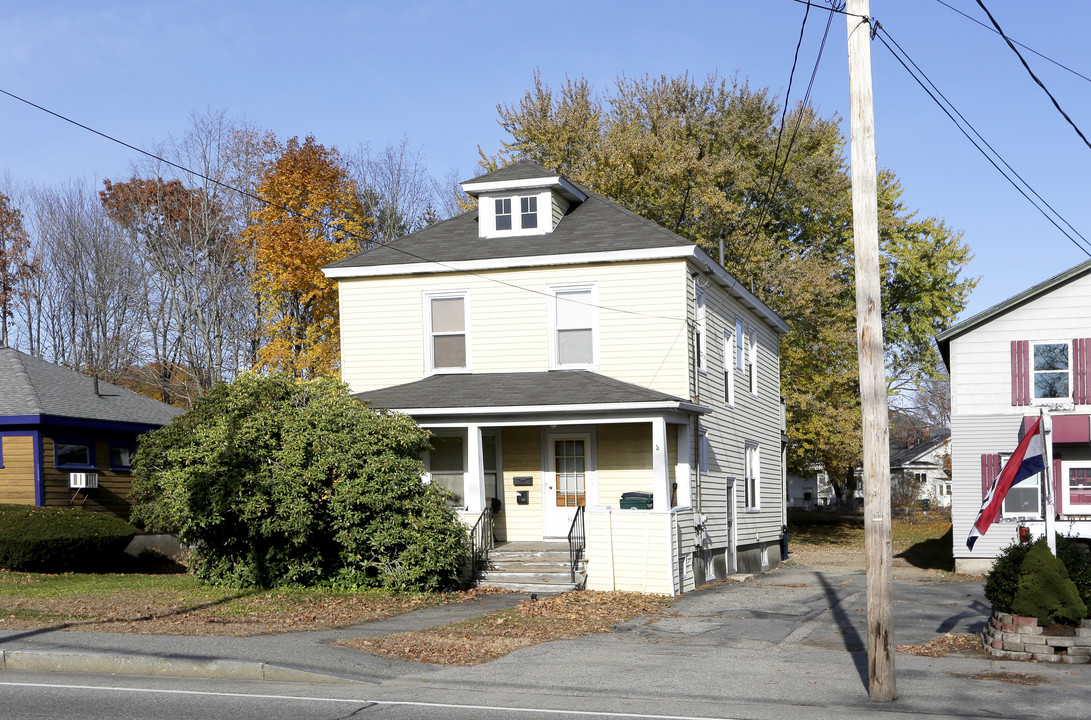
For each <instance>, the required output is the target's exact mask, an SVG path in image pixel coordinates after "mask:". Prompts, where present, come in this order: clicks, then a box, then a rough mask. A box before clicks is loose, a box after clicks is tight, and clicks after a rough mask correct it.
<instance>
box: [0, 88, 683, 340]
mask: <svg viewBox="0 0 1091 720" xmlns="http://www.w3.org/2000/svg"><path fill="white" fill-rule="evenodd" d="M0 93H2V94H4V95H7V96H8V97H10V98H12V99H14V100H18V101H19V102H21V103H25V104H26V105H29V106H30V107H32V108H35V109H36V110H40V111H42V112H44V113H47V114H49V115H52V116H53V117H55V118H58V119H59V120H63V121H64V122H67V123H70V124H72V125H75V126H76V127H78V128H81V129H83V130H86V131H87V132H90V133H93V134H95V135H98V136H99V137H101V138H104V139H106V140H109V141H110V142H113V143H117V144H118V145H121V146H122V147H126V148H128V149H130V150H133V151H135V152H138V153H140V154H141V155H146V156H147V157H149V158H152V159H154V160H158V161H159V162H162V163H164V164H166V165H169V166H170V167H173V168H175V169H176V170H180V171H182V172H185V173H188V174H190V175H192V176H193V177H197V178H201V179H202V180H207V181H208V182H210V183H214V184H215V185H217V186H219V187H222V188H224V189H225V190H229V191H232V192H236V193H239V194H240V195H242V196H244V197H248V198H250V199H252V200H255V201H257V202H260V203H264V204H265V205H269V206H271V207H275V208H277V209H279V210H284V211H285V212H291V208H289V207H287V206H285V205H281V204H279V203H274V202H272V201H270V200H268V199H266V198H263V197H261V196H260V195H256V194H254V193H252V192H250V191H248V190H245V189H243V188H239V187H235V186H234V185H231V184H229V183H225V182H222V181H220V180H216V179H215V178H211V177H209V176H207V175H204V174H203V173H200V172H197V171H196V170H191V169H190V168H188V167H186V166H184V165H180V164H179V163H176V162H172V161H170V160H167V159H166V158H164V157H161V156H159V155H156V154H155V153H152V152H148V151H147V150H143V149H141V148H139V147H136V146H135V145H131V144H130V143H127V142H125V141H124V140H120V139H118V138H116V137H113V136H112V135H108V134H106V133H104V132H102V131H100V130H96V129H95V128H92V127H89V126H87V125H84V124H83V123H81V122H78V121H76V120H73V119H72V118H70V117H67V116H65V115H62V114H60V113H58V112H54V111H53V110H50V109H48V108H45V107H42V106H41V105H38V104H36V103H34V102H31V101H30V100H27V99H25V98H22V97H19V96H18V95H15V94H14V93H10V92H8V91H7V90H4V89H3V88H0ZM314 220H315V222H317V223H318V224H319V225H321V226H322V227H324V228H325V229H327V230H332V229H334V228H333V227H332V226H331V225H330V224H329V223H328V222H327V221H325V220H323V219H322V218H314ZM348 237H351V238H352V239H354V240H357V241H360V242H367V241H368V240H369V239H370V238H364V237H361V236H359V235H356V234H354V233H348ZM382 247H386V248H389V249H390V250H394V251H396V252H399V253H402V254H403V255H405V256H407V257H411V258H413V259H414V260H420V261H421V262H427V263H433V264H435V265H438V266H440V267H442V268H444V269H446V270H448V271H450V272H454V273H459V274H462V275H468V276H470V277H476V278H478V279H482V280H486V281H488V282H493V283H496V284H498V285H503V286H506V287H510V288H514V289H517V290H522V291H524V292H529V293H534V294H537V295H541V296H543V297H550V294H549V293H548V292H546V291H542V290H535V289H533V288H527V287H523V286H521V285H516V284H514V283H509V282H506V281H504V280H500V279H498V278H495V277H491V276H488V275H484V274H481V273H476V272H473V271H472V270H464V269H460V268H458V267H455V266H454V265H449V264H447V263H444V262H442V261H439V260H433V259H431V258H427V257H424V256H423V255H417V254H416V253H412V252H409V251H408V250H405V249H402V248H399V247H395V246H394V245H383V246H382ZM572 302H577V303H579V304H583V305H588V306H590V307H594V308H597V309H600V310H607V311H609V312H616V313H620V314H623V315H634V316H637V317H646V318H651V319H655V320H667V321H670V322H682V323H685V322H686V320H685V319H684V318H677V317H668V316H665V315H655V314H652V313H642V312H639V311H636V310H625V309H621V308H613V307H609V306H606V305H595V304H593V303H580V302H579V301H572Z"/></svg>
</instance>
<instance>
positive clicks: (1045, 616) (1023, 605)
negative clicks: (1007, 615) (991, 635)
mask: <svg viewBox="0 0 1091 720" xmlns="http://www.w3.org/2000/svg"><path fill="white" fill-rule="evenodd" d="M1019 574H1020V577H1019V584H1018V587H1016V590H1015V597H1014V598H1013V599H1012V603H1011V610H1012V612H1013V613H1015V614H1017V615H1023V616H1026V617H1035V618H1038V623H1039V624H1041V625H1049V624H1050V623H1054V622H1058V623H1064V624H1065V625H1078V624H1079V623H1080V621H1081V620H1083V619H1084V618H1085V617H1086V616H1087V606H1086V605H1084V604H1083V601H1082V600H1080V594H1079V592H1078V591H1077V590H1076V585H1075V583H1073V582H1072V581H1071V580H1069V578H1068V571H1066V570H1065V567H1064V563H1062V562H1061V561H1060V560H1059V559H1058V558H1056V557H1055V556H1054V555H1053V553H1052V552H1050V550H1049V547H1048V546H1047V545H1046V541H1045V540H1039V541H1038V542H1036V543H1034V545H1033V546H1032V547H1031V548H1030V550H1029V551H1028V552H1027V556H1026V557H1025V558H1023V564H1022V565H1021V566H1020V567H1019Z"/></svg>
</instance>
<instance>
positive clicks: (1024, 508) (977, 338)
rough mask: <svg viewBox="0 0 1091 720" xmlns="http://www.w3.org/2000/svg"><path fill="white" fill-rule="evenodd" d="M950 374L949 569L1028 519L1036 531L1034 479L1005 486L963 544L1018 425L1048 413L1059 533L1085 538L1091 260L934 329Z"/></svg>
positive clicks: (996, 547)
mask: <svg viewBox="0 0 1091 720" xmlns="http://www.w3.org/2000/svg"><path fill="white" fill-rule="evenodd" d="M936 339H937V341H938V343H939V350H940V354H941V355H942V357H943V360H944V362H945V363H946V364H947V369H948V370H949V371H950V374H951V507H952V511H951V518H952V522H953V525H954V556H955V568H956V570H959V571H962V572H976V571H980V570H983V569H987V568H988V567H990V566H991V565H992V561H993V559H994V558H995V557H996V555H997V553H999V552H1000V550H1001V549H1002V548H1004V547H1005V546H1007V545H1009V544H1010V543H1011V542H1013V541H1014V540H1015V539H1016V537H1017V528H1018V527H1019V526H1020V525H1027V526H1029V527H1030V528H1031V531H1032V532H1033V533H1034V534H1035V535H1037V536H1041V535H1043V534H1044V518H1043V511H1044V507H1043V502H1042V494H1041V482H1040V480H1041V478H1040V476H1034V477H1033V478H1032V479H1027V480H1024V481H1023V482H1021V483H1019V484H1018V485H1016V486H1015V487H1013V488H1012V490H1011V492H1009V493H1008V495H1007V499H1006V500H1005V502H1004V506H1003V510H1002V513H1001V516H1000V518H999V520H998V522H997V523H995V524H994V525H993V526H992V527H991V528H990V529H989V530H988V532H987V533H985V535H984V536H982V537H981V538H979V539H978V541H977V542H976V544H975V545H974V549H973V551H970V550H969V549H967V547H966V537H967V535H968V534H969V531H970V526H971V525H972V523H973V522H974V519H975V518H976V517H977V514H978V511H979V509H980V507H981V500H982V497H983V494H984V492H985V490H986V489H987V488H988V486H989V484H990V483H991V482H992V480H993V478H994V477H995V476H996V474H997V473H998V472H999V469H1000V466H1001V463H1002V462H1003V461H1004V460H1005V459H1006V458H1007V456H1008V455H1009V454H1010V453H1011V452H1012V451H1013V450H1015V448H1016V446H1017V445H1018V443H1019V440H1020V439H1021V438H1022V437H1023V433H1024V432H1025V431H1026V429H1027V428H1028V427H1029V426H1030V425H1031V424H1032V423H1033V422H1034V421H1035V420H1037V419H1038V418H1039V416H1040V415H1041V413H1042V410H1043V409H1044V408H1048V409H1049V411H1050V414H1051V415H1052V418H1053V432H1052V439H1053V458H1054V464H1053V468H1052V470H1053V478H1054V483H1055V486H1054V495H1055V497H1056V498H1057V504H1056V505H1057V507H1056V510H1057V514H1058V517H1057V531H1058V532H1061V533H1066V534H1073V535H1079V536H1082V537H1085V538H1091V425H1089V420H1091V260H1089V261H1087V262H1085V263H1083V264H1081V265H1077V266H1076V267H1074V268H1072V269H1070V270H1068V271H1066V272H1063V273H1061V274H1060V275H1057V276H1056V277H1053V278H1050V279H1049V280H1046V281H1045V282H1043V283H1040V284H1038V285H1035V286H1034V287H1032V288H1030V289H1028V290H1026V291H1024V292H1022V293H1020V294H1018V295H1016V296H1014V297H1012V298H1010V299H1008V300H1005V301H1004V302H1002V303H1000V304H999V305H996V306H994V307H991V308H989V309H988V310H985V311H984V312H982V313H979V314H977V315H975V316H973V317H971V318H969V319H968V320H965V321H963V322H961V323H959V324H958V325H955V326H954V327H952V328H951V329H949V330H947V331H946V332H944V333H941V334H940V335H938V336H937V338H936Z"/></svg>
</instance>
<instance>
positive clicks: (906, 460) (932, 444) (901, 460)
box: [890, 437, 947, 468]
mask: <svg viewBox="0 0 1091 720" xmlns="http://www.w3.org/2000/svg"><path fill="white" fill-rule="evenodd" d="M946 440H947V438H946V437H936V438H932V439H931V440H925V441H924V442H922V443H920V444H918V445H914V446H913V447H911V448H891V449H890V467H892V468H897V467H902V466H903V465H909V464H910V463H912V462H913V461H914V460H916V459H917V458H919V457H921V456H922V455H927V454H928V453H930V452H932V451H933V450H935V449H936V448H937V447H939V446H940V445H942V444H943V443H944V441H946Z"/></svg>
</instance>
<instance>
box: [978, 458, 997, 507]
mask: <svg viewBox="0 0 1091 720" xmlns="http://www.w3.org/2000/svg"><path fill="white" fill-rule="evenodd" d="M999 474H1000V456H999V455H996V454H991V455H990V454H985V455H982V456H981V499H982V500H984V499H985V496H986V495H988V494H989V488H991V487H992V484H993V480H995V479H996V476H997V475H999Z"/></svg>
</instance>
